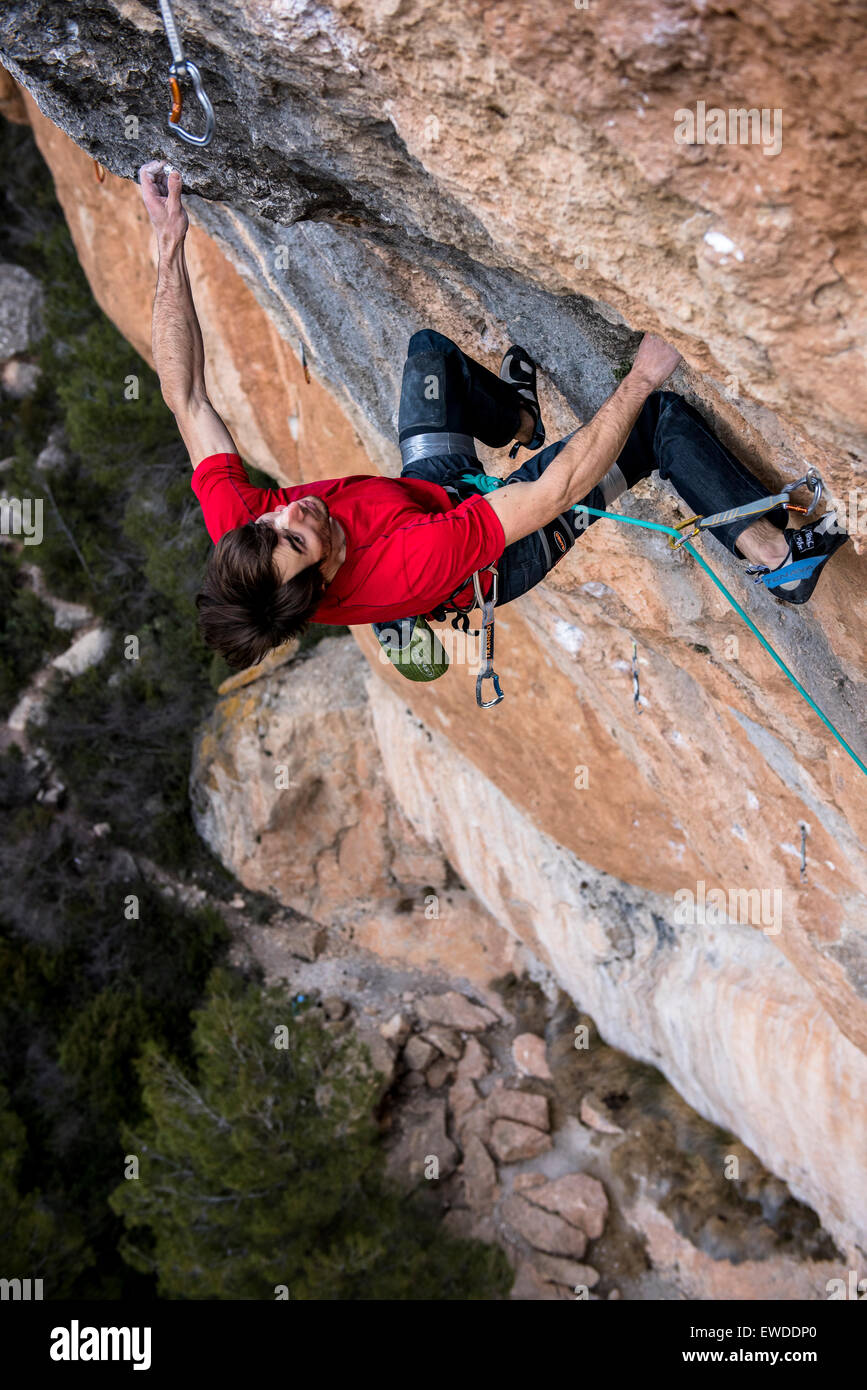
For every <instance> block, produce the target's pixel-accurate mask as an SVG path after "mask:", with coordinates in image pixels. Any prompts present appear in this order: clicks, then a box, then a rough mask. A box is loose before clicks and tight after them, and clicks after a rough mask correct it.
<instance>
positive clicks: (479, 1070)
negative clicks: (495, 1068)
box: [458, 1037, 491, 1081]
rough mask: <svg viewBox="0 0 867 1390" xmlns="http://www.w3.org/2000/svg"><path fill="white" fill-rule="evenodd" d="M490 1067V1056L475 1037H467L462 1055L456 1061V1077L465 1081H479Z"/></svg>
mask: <svg viewBox="0 0 867 1390" xmlns="http://www.w3.org/2000/svg"><path fill="white" fill-rule="evenodd" d="M490 1069H491V1056H490V1053H489V1052H488V1050H487V1048H486V1047H483V1046H482V1044H481V1043H480V1042H479V1040H478V1038H476V1037H469V1038H467V1043H466V1047H465V1048H464V1055H463V1057H462V1058H461V1060H460V1062H459V1063H458V1077H459V1078H460V1079H463V1078H465V1079H466V1080H467V1081H479V1080H480V1079H481V1078H482V1077H483V1076H487V1074H488V1072H489V1071H490Z"/></svg>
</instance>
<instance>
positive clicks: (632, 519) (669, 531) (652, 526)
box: [573, 484, 867, 777]
mask: <svg viewBox="0 0 867 1390" xmlns="http://www.w3.org/2000/svg"><path fill="white" fill-rule="evenodd" d="M792 486H793V487H794V486H796V484H792ZM573 510H574V511H576V512H584V513H586V514H587V515H589V516H599V517H607V518H608V520H609V521H623V522H625V523H626V524H627V525H628V526H641V527H643V528H644V529H645V530H646V531H662V532H663V534H665V535H668V536H675V537H676V536H677V535H678V529H679V528H678V527H676V526H663V525H661V523H660V522H658V521H642V520H640V518H639V517H637V516H624V515H623V513H622V512H603V511H600V510H599V508H598V507H588V506H585V504H584V503H583V502H579V503H578V504H577V505H576V506H575V507H574V508H573ZM711 519H712V518H711ZM682 544H683V548H684V550H687V551H688V552H689V554H690V555H691V556H692V558H693V559H694V560H697V561H698V563H699V564H700V565H701V567H702V569H703V570H704V571H705V573H706V574H708V575H709V576H710V578H711V579H712V580H713V582H714V584H715V585H716V586H717V588H718V589H719V590H720V592H721V593H722V594H724V595H725V597H726V598H727V599H728V601H729V603H730V604H731V606H732V608H733V609H734V610H735V612H736V613H737V614H738V616H739V617H740V618H742V619H743V621H744V622H745V623H746V625H747V627H748V628H749V629H750V631H751V632H753V633H754V634H755V636H756V637H758V639H759V641H760V642H761V644H762V646H763V647H764V649H765V651H766V652H768V654H769V655H770V656H772V657H773V658H774V661H775V662H776V663H777V665H778V666H779V668H780V670H781V671H782V672H783V673H784V675H786V676H788V678H789V680H790V681H791V682H792V685H793V686H794V687H795V689H796V690H797V692H798V694H799V695H800V696H801V697H802V698H803V699H804V700H806V702H807V704H808V705H809V706H810V708H811V709H812V710H813V711H814V712H815V713H816V714H818V716H819V718H820V719H821V721H822V723H823V724H824V725H825V727H826V728H827V729H830V731H831V733H832V734H833V735H834V737H835V739H836V740H837V742H838V743H839V744H840V746H841V747H842V748H845V750H846V752H847V753H848V754H849V757H850V758H851V759H852V761H853V763H854V764H855V765H856V767H859V768H860V769H861V771H862V772H863V773H864V775H865V777H867V764H865V763H863V762H862V761H861V759H860V758H859V757H858V754H857V753H856V752H855V751H854V750H853V749H852V748H850V747H849V744H848V743H847V742H846V740H845V739H844V737H843V735H842V734H841V733H840V732H839V730H838V729H836V728H835V727H834V725H833V724H832V723H831V721H830V719H829V718H828V716H827V715H826V714H824V713H823V712H822V710H821V709H820V708H819V706H818V705H817V704H816V701H815V700H814V699H813V697H812V696H811V695H809V694H808V693H807V691H806V690H805V689H804V687H803V686H802V685H801V682H800V681H799V680H798V678H797V676H795V675H794V674H793V673H792V672H791V671H790V670H789V668H788V666H787V665H786V663H785V662H784V661H783V658H782V657H781V656H778V655H777V653H776V652H775V651H774V649H773V647H772V646H771V644H770V642H769V641H768V640H767V638H765V637H763V636H762V634H761V633H760V632H759V629H758V628H757V627H756V625H755V623H754V622H753V620H752V618H750V617H749V616H748V615H747V614H746V613H745V612H744V610H743V608H742V607H741V605H740V604H739V603H738V601H737V599H736V598H735V597H734V595H733V594H730V593H729V591H728V589H727V588H726V586H725V584H723V582H722V580H721V579H720V578H719V577H718V576H717V575H716V574H714V572H713V570H712V569H711V567H710V565H709V564H707V562H706V561H705V560H703V559H702V557H701V556H700V555H699V553H698V551H697V550H696V549H695V547H694V546H692V545H690V543H689V541H688V540H687V539H686V538H685V537H684V538H683V541H682ZM678 548H679V547H678Z"/></svg>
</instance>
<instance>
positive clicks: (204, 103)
mask: <svg viewBox="0 0 867 1390" xmlns="http://www.w3.org/2000/svg"><path fill="white" fill-rule="evenodd" d="M182 77H189V78H190V80H191V82H192V84H193V88H194V90H195V93H196V97H197V98H198V102H199V105H200V106H201V108H202V110H203V111H204V113H205V131H204V134H203V135H193V134H191V133H190V131H189V130H184V128H183V126H182V125H179V124H178V122H179V121H180V119H181V111H182V110H183V105H184V98H183V93H182V92H181V84H180V79H181V78H182ZM169 86H170V87H171V89H172V109H171V112H170V113H169V130H170V131H172V132H173V134H175V135H180V137H181V139H182V140H186V142H187V144H188V145H209V144H210V143H211V139H212V137H213V134H214V108H213V106H212V105H211V103H210V101H209V100H208V95H207V93H206V91H205V89H204V87H203V85H202V74H201V73H200V72H199V69H198V68H197V67H196V64H195V63H194V62H193V61H192V60H191V59H190V58H185V59H184V61H183V62H182V63H172V65H171V67H170V68H169Z"/></svg>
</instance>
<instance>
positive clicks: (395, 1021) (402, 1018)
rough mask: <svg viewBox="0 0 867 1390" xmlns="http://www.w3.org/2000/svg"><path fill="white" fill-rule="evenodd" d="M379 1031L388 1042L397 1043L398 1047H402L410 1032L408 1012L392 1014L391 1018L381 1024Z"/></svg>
mask: <svg viewBox="0 0 867 1390" xmlns="http://www.w3.org/2000/svg"><path fill="white" fill-rule="evenodd" d="M379 1031H380V1033H381V1034H382V1036H383V1037H384V1038H385V1039H386V1040H387V1041H388V1042H393V1043H396V1044H397V1046H398V1047H402V1046H403V1044H404V1043H405V1042H406V1040H407V1038H408V1037H409V1034H410V1022H409V1019H408V1018H407V1017H406V1014H401V1013H396V1014H392V1016H391V1018H388V1019H386V1021H385V1023H381V1024H380V1025H379Z"/></svg>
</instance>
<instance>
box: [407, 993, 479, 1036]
mask: <svg viewBox="0 0 867 1390" xmlns="http://www.w3.org/2000/svg"><path fill="white" fill-rule="evenodd" d="M416 1008H417V1010H418V1015H419V1018H420V1019H421V1020H422V1022H423V1023H441V1024H443V1025H444V1026H445V1027H446V1028H457V1029H459V1030H461V1031H462V1032H464V1033H481V1032H484V1030H485V1029H486V1028H490V1026H491V1024H492V1023H499V1019H498V1018H497V1015H496V1014H495V1013H492V1011H491V1010H490V1009H486V1008H485V1007H484V1005H482V1004H473V1003H471V1002H470V1000H469V999H466V998H465V997H464V995H463V994H458V993H457V991H456V990H447V991H446V993H445V994H423V995H422V996H421V998H420V999H419V1000H418V1002H417V1004H416Z"/></svg>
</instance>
